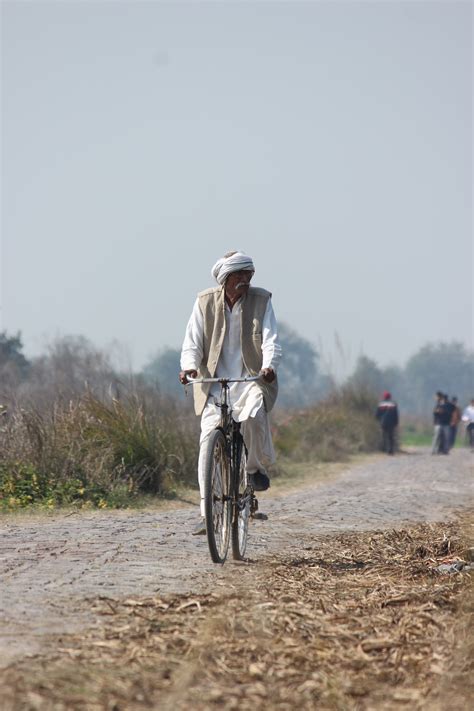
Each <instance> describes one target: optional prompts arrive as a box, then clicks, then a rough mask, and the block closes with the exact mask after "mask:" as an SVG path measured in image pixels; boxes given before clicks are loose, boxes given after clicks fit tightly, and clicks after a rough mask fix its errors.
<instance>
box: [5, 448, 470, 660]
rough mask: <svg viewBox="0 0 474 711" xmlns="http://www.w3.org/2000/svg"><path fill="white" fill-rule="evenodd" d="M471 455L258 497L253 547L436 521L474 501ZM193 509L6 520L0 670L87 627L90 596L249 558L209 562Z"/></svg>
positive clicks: (263, 551) (352, 470)
mask: <svg viewBox="0 0 474 711" xmlns="http://www.w3.org/2000/svg"><path fill="white" fill-rule="evenodd" d="M473 465H474V455H472V454H471V453H469V452H468V451H467V450H456V451H454V452H452V453H451V454H450V455H449V456H436V457H433V456H431V455H430V454H429V453H428V451H426V450H417V451H416V452H412V453H410V454H401V455H398V456H396V457H382V456H380V455H376V456H373V457H369V458H367V460H366V461H365V462H363V463H359V464H357V465H348V468H347V470H345V471H344V472H343V473H342V474H341V475H339V476H338V477H337V478H336V479H334V480H332V481H330V482H326V483H322V484H319V485H315V486H312V487H306V488H304V489H300V490H298V491H293V492H292V493H286V494H281V493H280V494H278V495H276V496H275V495H273V496H272V495H271V494H270V492H268V493H267V494H265V495H262V496H261V499H260V502H261V507H260V508H261V510H262V511H265V513H267V514H268V515H269V520H268V521H256V522H254V523H252V524H251V531H250V536H249V545H248V550H247V552H248V555H249V556H250V558H251V561H252V563H250V564H259V562H260V563H263V562H264V560H265V556H266V555H268V554H275V553H278V552H284V553H289V552H291V551H293V550H296V549H299V548H301V547H302V546H303V545H304V544H305V542H306V541H308V539H309V538H310V537H313V536H315V535H321V534H323V535H330V534H331V533H332V532H336V531H337V532H340V531H343V530H369V529H381V528H386V527H397V526H398V527H399V526H401V525H403V524H404V523H405V522H416V521H440V520H443V519H446V518H448V517H449V515H450V514H451V513H452V512H453V511H456V510H460V509H462V508H467V507H469V506H472V505H473V502H474V472H473ZM196 516H197V508H196V507H194V508H192V507H189V508H183V509H179V510H174V511H166V512H156V511H150V510H147V511H102V512H93V513H77V514H73V515H66V514H58V515H53V516H51V517H49V516H48V517H45V518H35V519H34V520H29V519H28V518H22V519H21V520H20V519H15V517H6V519H5V521H6V522H3V525H2V527H1V530H0V580H1V583H0V585H1V587H0V668H1V667H4V666H6V665H8V664H9V663H10V662H11V661H13V660H14V659H15V658H18V657H21V656H24V655H25V654H34V653H37V652H38V651H40V650H41V648H42V646H44V645H45V644H46V643H47V640H48V639H50V635H54V634H62V633H67V632H77V631H78V630H79V629H81V627H85V626H90V625H91V624H93V618H92V617H91V613H90V611H89V604H88V602H87V600H88V599H89V598H96V597H97V596H110V597H112V598H122V597H131V596H133V597H136V596H142V595H153V594H166V593H180V592H205V591H207V590H209V589H211V586H215V585H223V584H224V582H225V579H226V576H229V575H230V576H232V575H236V574H238V571H239V567H240V566H242V565H244V566H246V565H247V564H246V563H233V562H232V561H229V562H228V563H226V565H225V566H215V565H214V564H212V563H211V562H210V559H209V555H208V551H207V543H206V539H205V537H192V536H191V535H190V531H191V530H192V527H193V526H194V524H195V522H196Z"/></svg>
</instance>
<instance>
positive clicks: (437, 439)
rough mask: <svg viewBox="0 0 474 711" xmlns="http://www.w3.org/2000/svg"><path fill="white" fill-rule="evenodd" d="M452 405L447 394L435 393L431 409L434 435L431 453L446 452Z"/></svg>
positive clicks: (447, 450) (447, 451)
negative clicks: (433, 404) (434, 403)
mask: <svg viewBox="0 0 474 711" xmlns="http://www.w3.org/2000/svg"><path fill="white" fill-rule="evenodd" d="M451 415H452V407H451V405H450V403H449V401H448V396H447V395H445V394H444V393H442V392H439V391H438V392H437V393H436V405H435V408H434V410H433V424H434V435H433V443H432V447H431V454H448V453H449V438H450V423H451Z"/></svg>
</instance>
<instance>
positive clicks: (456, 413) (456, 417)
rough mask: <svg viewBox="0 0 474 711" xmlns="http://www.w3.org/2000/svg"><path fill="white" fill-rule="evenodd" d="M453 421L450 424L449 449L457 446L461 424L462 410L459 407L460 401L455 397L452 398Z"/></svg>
mask: <svg viewBox="0 0 474 711" xmlns="http://www.w3.org/2000/svg"><path fill="white" fill-rule="evenodd" d="M451 405H452V410H451V420H450V422H449V449H451V448H452V447H454V445H455V444H456V435H457V433H458V426H459V423H460V422H461V410H460V408H459V406H458V399H457V397H456V396H455V395H453V397H452V398H451Z"/></svg>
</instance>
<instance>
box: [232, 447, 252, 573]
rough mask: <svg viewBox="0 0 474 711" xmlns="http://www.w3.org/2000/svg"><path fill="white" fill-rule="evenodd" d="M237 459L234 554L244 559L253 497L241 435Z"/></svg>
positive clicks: (234, 489) (236, 558) (233, 518)
mask: <svg viewBox="0 0 474 711" xmlns="http://www.w3.org/2000/svg"><path fill="white" fill-rule="evenodd" d="M236 460H237V461H236V462H235V465H236V470H235V479H234V481H233V498H234V511H233V514H232V556H233V558H235V560H242V559H243V557H244V555H245V551H246V549H247V535H248V528H249V520H250V505H251V498H252V492H251V489H250V487H249V485H248V476H247V471H246V466H247V451H246V449H245V445H244V442H243V439H242V436H240V443H239V447H238V452H237V456H236Z"/></svg>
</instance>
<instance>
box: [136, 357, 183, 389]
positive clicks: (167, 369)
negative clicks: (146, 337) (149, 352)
mask: <svg viewBox="0 0 474 711" xmlns="http://www.w3.org/2000/svg"><path fill="white" fill-rule="evenodd" d="M180 355H181V352H180V351H179V350H178V349H177V348H170V347H166V348H163V349H162V350H160V351H159V352H158V353H157V355H156V356H155V357H154V358H153V359H152V360H151V361H150V362H149V363H148V364H147V365H146V366H145V367H144V368H143V370H142V373H141V375H142V376H143V378H144V379H145V381H146V382H148V383H150V384H151V385H155V386H156V387H158V388H159V389H160V390H161V391H162V392H164V393H167V394H168V395H178V396H182V394H183V386H182V385H181V384H180V382H179V380H178V373H179V371H180V365H179V360H180Z"/></svg>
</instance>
